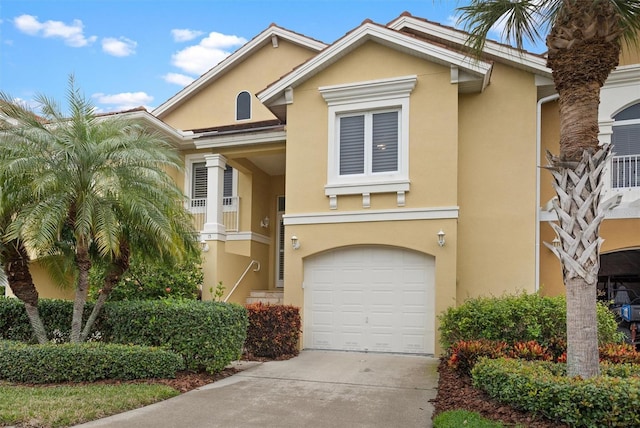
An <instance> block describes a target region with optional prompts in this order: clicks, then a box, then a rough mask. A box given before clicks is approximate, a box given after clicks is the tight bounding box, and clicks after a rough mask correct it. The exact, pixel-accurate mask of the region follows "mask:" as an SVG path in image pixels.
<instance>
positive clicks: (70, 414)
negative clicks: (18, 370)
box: [0, 382, 180, 427]
mask: <svg viewBox="0 0 640 428" xmlns="http://www.w3.org/2000/svg"><path fill="white" fill-rule="evenodd" d="M179 394H180V393H179V392H178V391H176V390H175V389H173V388H171V387H168V386H165V385H157V384H155V385H153V384H149V385H147V384H120V385H77V386H76V385H74V386H28V387H27V386H17V385H11V384H9V383H6V382H0V425H24V426H34V427H66V426H71V425H76V424H80V423H83V422H89V421H92V420H95V419H99V418H103V417H105V416H109V415H114V414H117V413H122V412H125V411H127V410H131V409H136V408H138V407H142V406H146V405H149V404H152V403H155V402H157V401H161V400H166V399H167V398H171V397H174V396H176V395H179Z"/></svg>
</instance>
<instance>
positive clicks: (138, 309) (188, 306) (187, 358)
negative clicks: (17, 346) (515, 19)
mask: <svg viewBox="0 0 640 428" xmlns="http://www.w3.org/2000/svg"><path fill="white" fill-rule="evenodd" d="M38 308H39V309H40V314H41V316H42V320H43V323H44V324H45V328H46V330H47V334H48V337H49V338H50V339H51V340H53V341H55V342H57V343H60V342H63V341H65V340H68V337H69V329H70V326H71V315H72V312H73V302H71V301H63V300H46V299H41V300H40V303H39V305H38ZM92 309H93V304H92V303H87V305H86V306H85V316H88V315H89V314H90V313H91V310H92ZM247 323H248V322H247V315H246V310H245V309H244V308H243V307H242V306H240V305H233V304H227V303H214V302H201V301H196V300H178V299H165V300H155V301H123V302H107V303H106V304H105V306H104V308H103V310H102V311H101V313H100V315H99V316H98V319H97V320H96V323H95V325H94V329H93V332H94V333H93V336H100V338H101V341H104V342H108V343H121V344H134V345H142V346H156V347H158V346H166V347H168V348H170V349H171V350H173V351H175V352H177V353H179V354H180V355H182V356H183V357H184V362H185V364H186V368H187V369H189V370H192V371H201V370H207V371H209V372H211V373H213V372H217V371H220V370H222V369H223V368H225V367H226V366H227V365H228V364H229V363H230V362H231V361H234V360H237V359H238V358H239V357H240V355H241V352H242V345H243V343H244V340H245V338H246V334H247ZM32 338H33V333H32V330H31V326H30V325H29V320H28V318H27V316H26V313H25V310H24V304H23V303H22V302H20V301H19V300H17V299H1V300H0V339H11V340H18V341H22V342H33V339H32Z"/></svg>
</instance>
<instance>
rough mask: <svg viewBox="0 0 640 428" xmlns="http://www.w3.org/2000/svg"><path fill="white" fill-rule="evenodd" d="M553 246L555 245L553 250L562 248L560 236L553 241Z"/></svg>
mask: <svg viewBox="0 0 640 428" xmlns="http://www.w3.org/2000/svg"><path fill="white" fill-rule="evenodd" d="M551 245H553V248H560V247H561V246H562V242H560V238H558V235H556V237H555V238H553V241H551Z"/></svg>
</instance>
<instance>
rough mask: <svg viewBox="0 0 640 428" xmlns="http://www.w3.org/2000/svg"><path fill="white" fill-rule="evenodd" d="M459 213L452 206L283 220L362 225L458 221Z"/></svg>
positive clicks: (291, 216) (286, 221)
mask: <svg viewBox="0 0 640 428" xmlns="http://www.w3.org/2000/svg"><path fill="white" fill-rule="evenodd" d="M459 211H460V208H459V207H457V206H451V207H434V208H415V209H389V210H367V211H345V212H329V213H325V212H322V213H305V214H285V215H284V216H283V219H284V224H285V226H289V225H305V224H333V223H360V222H370V221H407V220H439V219H457V218H458V213H459Z"/></svg>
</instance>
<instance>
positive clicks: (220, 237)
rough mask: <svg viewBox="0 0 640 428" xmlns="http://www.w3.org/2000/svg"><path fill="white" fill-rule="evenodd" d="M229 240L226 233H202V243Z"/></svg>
mask: <svg viewBox="0 0 640 428" xmlns="http://www.w3.org/2000/svg"><path fill="white" fill-rule="evenodd" d="M226 240H227V233H226V232H200V241H222V242H225V241H226Z"/></svg>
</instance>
